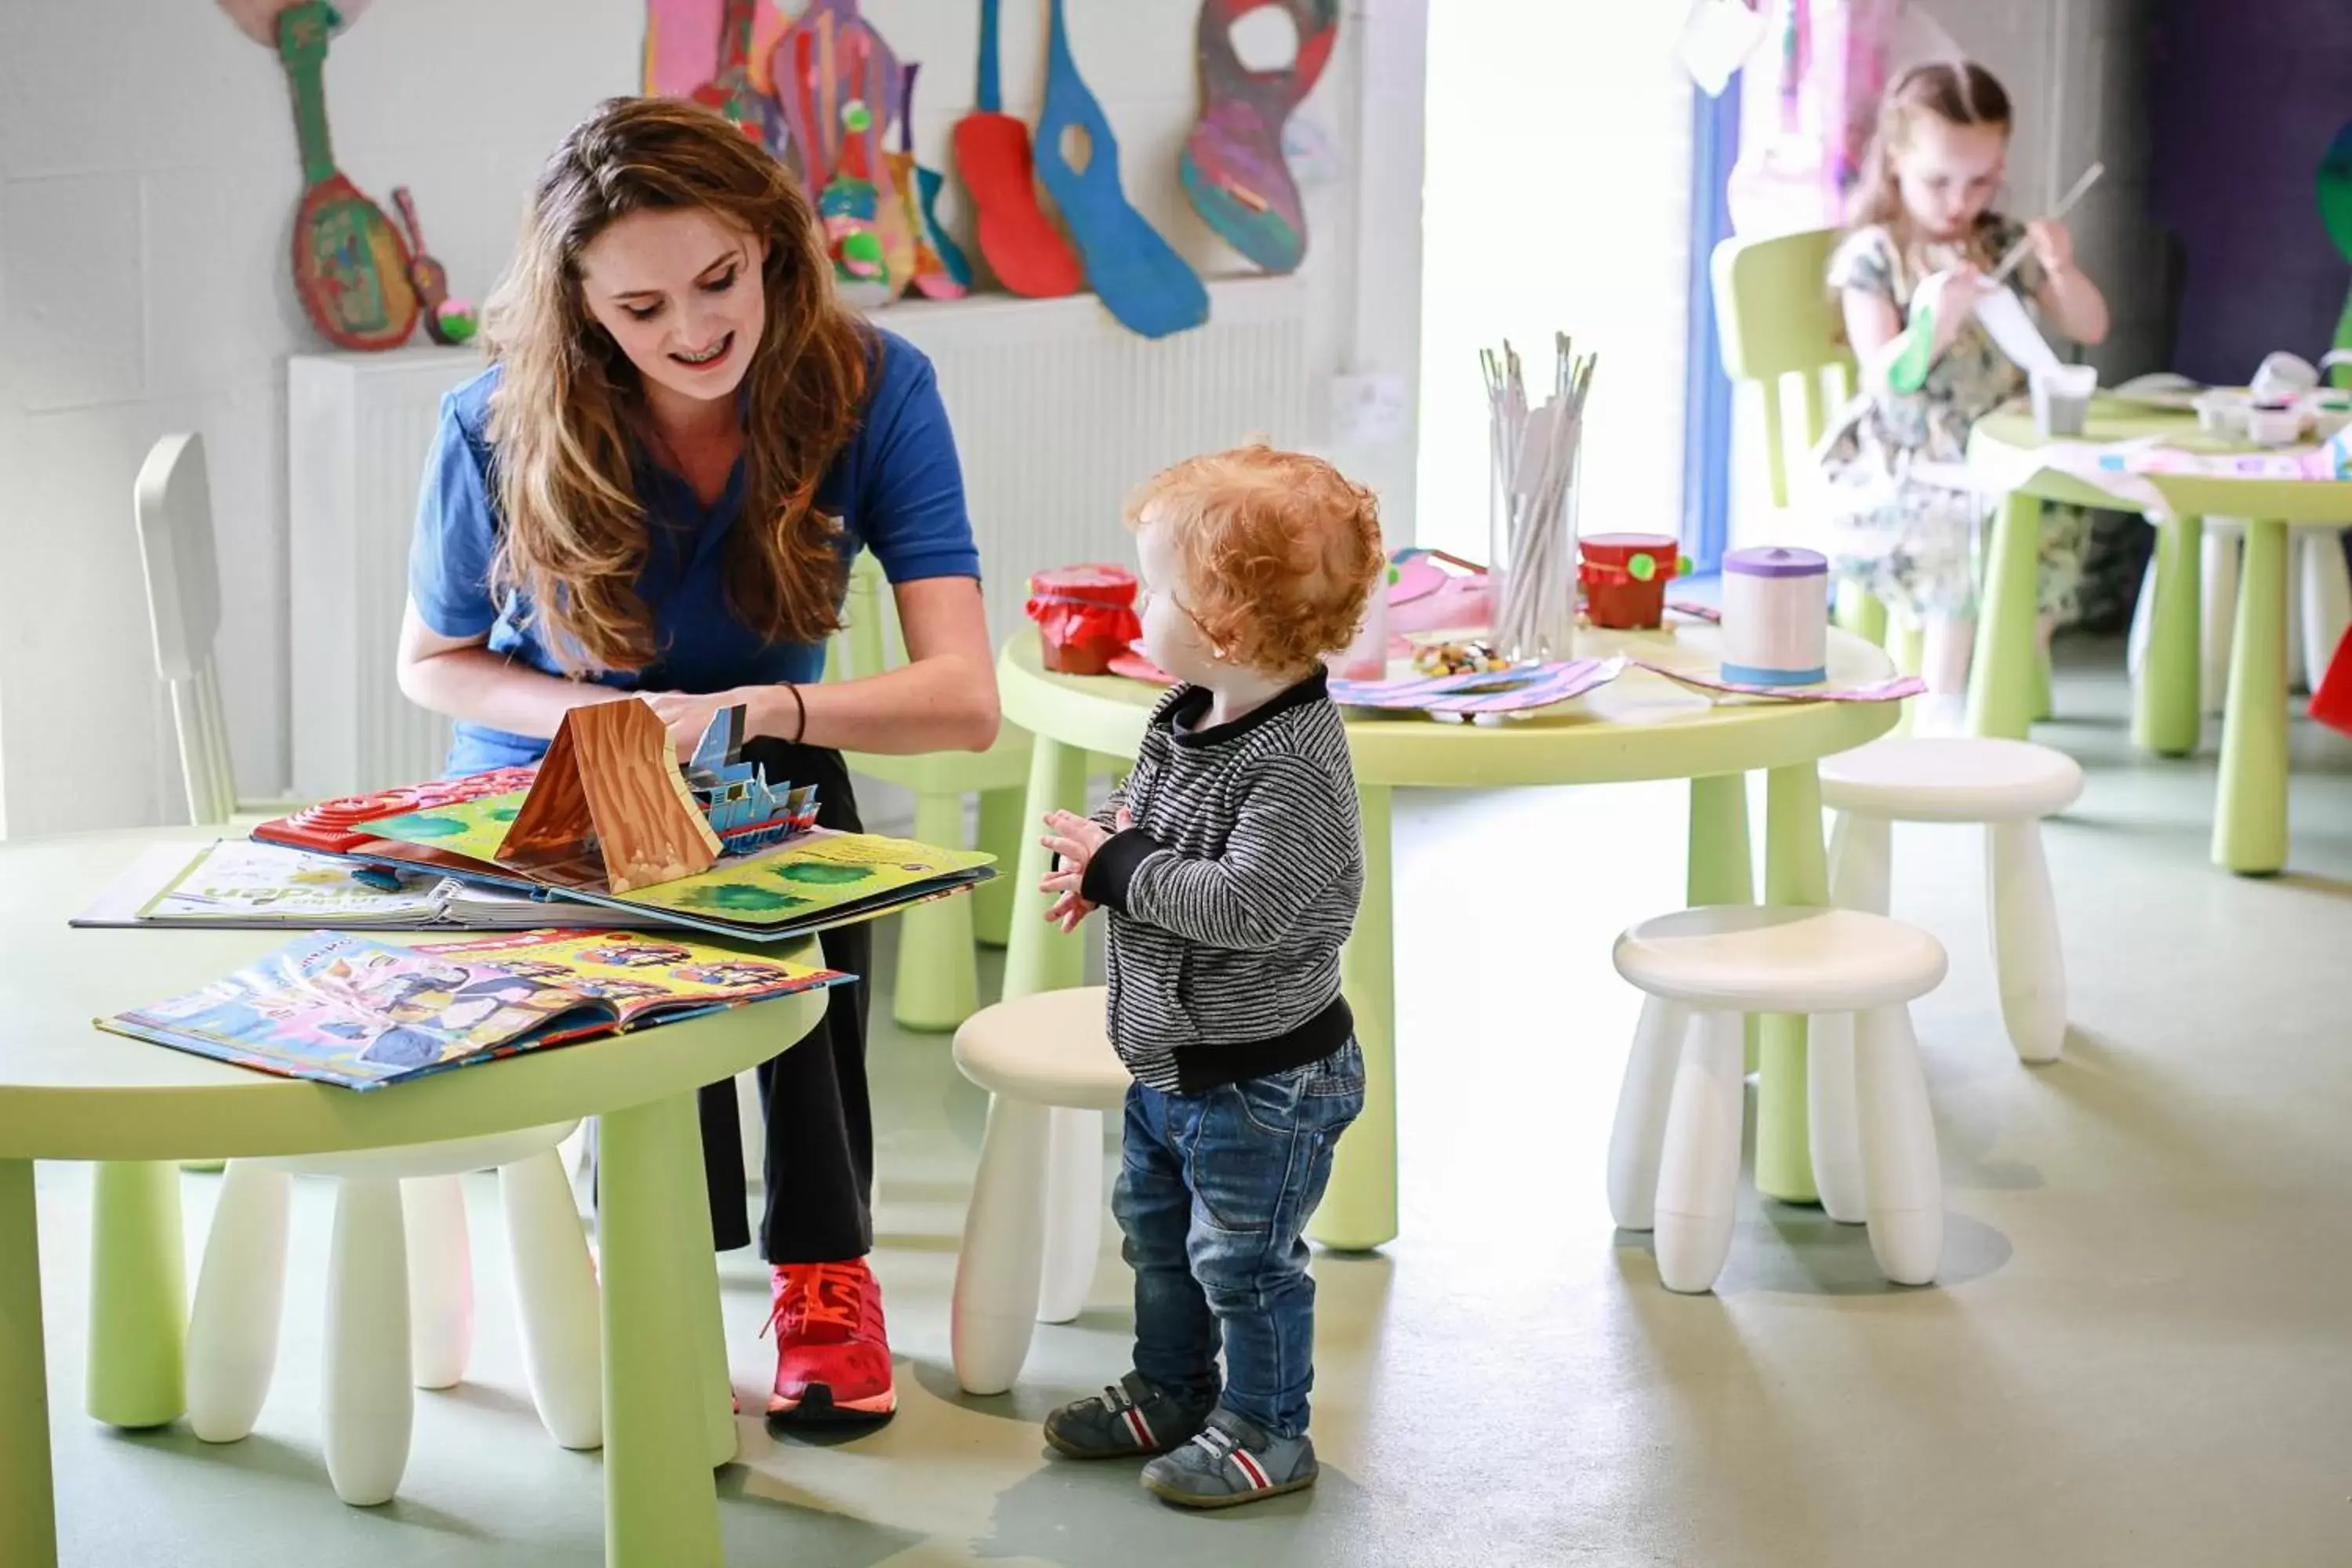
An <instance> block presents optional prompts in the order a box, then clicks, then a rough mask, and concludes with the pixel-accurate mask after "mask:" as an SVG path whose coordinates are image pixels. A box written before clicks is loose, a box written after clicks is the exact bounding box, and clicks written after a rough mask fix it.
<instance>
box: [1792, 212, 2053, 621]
mask: <svg viewBox="0 0 2352 1568" xmlns="http://www.w3.org/2000/svg"><path fill="white" fill-rule="evenodd" d="M2024 237H2025V226H2023V225H2022V224H2020V223H2018V222H2016V221H2015V220H2014V219H2011V218H2008V217H2004V216H2000V215H1999V214H1995V213H1986V214H1984V215H1983V216H1980V217H1979V218H1978V220H1977V227H1976V232H1975V234H1974V235H1973V236H1972V237H1970V239H1969V240H1968V241H1966V242H1949V243H1939V244H1925V245H1918V246H1914V247H1911V248H1910V250H1909V252H1908V253H1907V254H1906V253H1905V252H1904V251H1903V250H1902V248H1901V247H1897V246H1896V245H1895V240H1894V237H1892V236H1891V235H1890V234H1889V233H1888V232H1887V230H1886V229H1885V226H1882V225H1876V224H1874V225H1871V226H1867V227H1864V228H1859V229H1856V230H1855V231H1854V232H1853V233H1852V234H1850V235H1848V236H1847V237H1845V239H1844V240H1843V242H1842V243H1840V245H1839V246H1838V247H1837V250H1836V252H1835V254H1833V255H1832V257H1831V258H1830V267H1829V285H1830V287H1831V288H1832V289H1836V290H1839V291H1840V292H1843V291H1844V290H1846V289H1859V290H1861V291H1862V292H1864V293H1866V294H1873V295H1875V296H1877V297H1878V298H1880V299H1883V300H1886V301H1887V303H1889V304H1891V305H1892V306H1894V307H1895V315H1896V317H1897V318H1898V319H1908V317H1909V315H1910V309H1911V298H1912V295H1913V293H1914V292H1915V291H1916V289H1917V288H1918V286H1919V283H1920V280H1921V279H1924V278H1926V277H1927V276H1928V275H1929V274H1931V273H1934V272H1937V271H1940V270H1942V269H1944V268H1949V267H1954V266H1958V265H1959V264H1961V263H1962V262H1969V263H1973V264H1974V265H1976V266H1977V267H1979V268H1984V269H1987V270H1990V268H1992V267H1994V266H1995V265H1996V264H1997V263H1998V261H1999V258H2000V257H2001V256H2003V255H2005V254H2007V252H2008V251H2009V249H2010V247H2011V246H2013V245H2015V244H2017V242H2018V241H2020V240H2021V239H2023V238H2024ZM2041 284H2042V269H2041V268H2040V267H2038V266H2037V265H2035V263H2034V262H2033V260H2032V258H2030V257H2029V258H2027V259H2026V260H2025V261H2024V262H2023V263H2022V264H2021V265H2020V266H2019V267H2018V268H2017V270H2016V271H2015V272H2013V273H2012V274H2011V276H2010V279H2009V280H2008V283H2007V285H2006V287H2009V288H2011V289H2014V290H2016V291H2017V293H2018V294H2019V295H2020V296H2021V298H2022V299H2023V300H2025V301H2026V303H2027V305H2028V307H2029V309H2030V308H2031V306H2032V299H2033V295H2034V293H2035V292H2036V291H2037V290H2038V289H2040V287H2041ZM2024 390H2025V374H2024V373H2023V372H2022V371H2021V370H2019V369H2018V368H2017V366H2016V365H2015V364H2013V363H2011V362H2010V360H2009V358H2008V356H2007V355H2005V354H2003V353H2001V352H2000V349H1999V348H1997V347H1996V346H1994V344H1993V342H1992V340H1991V339H1990V337H1988V336H1987V335H1986V333H1985V331H1984V329H1983V327H1981V326H1980V325H1979V324H1978V323H1977V322H1976V321H1973V320H1971V321H1969V323H1968V324H1967V325H1966V326H1965V327H1963V328H1961V330H1960V331H1959V334H1958V336H1957V337H1956V338H1954V339H1953V341H1952V344H1951V346H1950V347H1949V348H1948V349H1947V350H1946V351H1945V352H1944V354H1943V356H1942V357H1941V358H1940V359H1938V360H1937V362H1936V364H1935V367H1934V368H1933V369H1931V370H1930V371H1928V373H1927V382H1926V384H1924V385H1923V386H1921V388H1920V389H1919V390H1918V391H1917V392H1907V393H1906V392H1894V391H1887V390H1882V391H1880V392H1878V393H1877V394H1876V395H1874V396H1873V397H1872V399H1871V402H1870V406H1869V408H1868V409H1867V410H1866V411H1865V412H1864V413H1863V414H1862V415H1861V416H1860V417H1859V418H1857V419H1855V420H1854V421H1853V423H1852V424H1851V425H1849V426H1846V427H1845V428H1843V430H1839V431H1836V432H1833V433H1832V436H1831V437H1830V439H1829V440H1828V441H1827V442H1826V443H1825V444H1824V445H1823V447H1822V452H1821V463H1822V476H1821V477H1822V479H1823V480H1824V481H1826V487H1827V492H1826V493H1827V498H1828V500H1827V506H1828V511H1829V514H1830V517H1829V521H1830V539H1831V543H1830V551H1829V553H1830V562H1831V567H1832V570H1833V571H1834V572H1835V573H1836V574H1838V575H1839V576H1840V577H1841V578H1843V579H1846V580H1850V581H1852V582H1853V583H1855V584H1859V585H1860V586H1862V587H1863V588H1864V589H1865V590H1867V591H1868V592H1869V593H1871V594H1872V595H1874V596H1875V597H1877V598H1878V599H1879V600H1881V601H1882V602H1884V603H1885V605H1886V606H1887V608H1888V609H1889V610H1890V611H1893V612H1894V613H1895V614H1896V615H1898V616H1902V617H1904V618H1905V619H1906V620H1909V621H1912V622H1914V623H1916V622H1918V621H1922V620H1925V619H1926V618H1927V617H1929V616H1949V617H1958V618H1963V619H1966V618H1970V617H1973V616H1975V614H1976V601H1977V584H1978V570H1977V569H1978V563H1979V555H1978V545H1979V537H1980V528H1981V525H1982V523H1983V522H1984V521H1985V518H1986V515H1987V510H1988V506H1987V501H1986V500H1984V499H1982V498H1979V496H1978V495H1977V494H1976V493H1975V492H1974V491H1973V490H1971V489H1968V488H1967V487H1966V486H1965V484H1963V483H1960V482H1958V479H1959V469H1960V465H1961V464H1963V463H1964V462H1965V460H1966V458H1967V456H1968V445H1969V431H1970V430H1972V429H1973V428H1975V426H1976V422H1977V421H1978V420H1979V419H1981V418H1982V417H1984V416H1986V415H1987V414H1990V412H1992V410H1993V409H1995V408H1996V407H1998V406H2000V405H2001V404H2003V403H2005V402H2007V401H2008V400H2009V399H2011V398H2012V397H2015V396H2017V395H2019V394H2021V392H2023V391H2024ZM2088 531H2089V518H2088V516H2087V515H2086V514H2085V513H2084V512H2083V511H2081V510H2078V509H2076V508H2074V507H2056V506H2053V507H2044V508H2043V509H2042V550H2041V573H2040V593H2039V598H2040V605H2041V610H2042V614H2044V615H2049V616H2057V617H2059V618H2061V619H2067V618H2071V617H2072V616H2073V614H2074V608H2075V598H2076V594H2077V590H2078V588H2079V586H2080V584H2081V582H2082V576H2083V545H2084V538H2085V536H2086V535H2087V533H2088Z"/></svg>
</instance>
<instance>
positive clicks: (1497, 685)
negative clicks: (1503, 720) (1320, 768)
mask: <svg viewBox="0 0 2352 1568" xmlns="http://www.w3.org/2000/svg"><path fill="white" fill-rule="evenodd" d="M1624 668H1625V660H1624V659H1622V658H1579V659H1571V660H1570V661H1568V662H1567V663H1564V664H1535V665H1524V666H1520V667H1518V668H1512V669H1498V670H1474V671H1472V672H1470V673H1468V674H1465V675H1431V676H1416V677H1412V678H1408V679H1396V680H1334V681H1333V682H1331V700H1332V701H1334V702H1337V703H1339V705H1340V706H1341V707H1343V708H1373V709H1380V710H1386V711H1392V712H1416V713H1519V712H1526V711H1528V710H1533V709H1537V708H1549V707H1552V706H1554V705H1556V704H1558V703H1561V702H1568V701H1571V700H1574V699H1576V698H1579V697H1581V696H1583V695H1584V694H1585V693H1586V692H1588V691H1591V690H1592V689H1594V688H1596V687H1601V686H1606V685H1607V684H1608V683H1609V682H1611V681H1612V680H1614V679H1617V677H1618V676H1619V675H1620V674H1622V673H1623V671H1624Z"/></svg>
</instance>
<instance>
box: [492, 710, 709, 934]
mask: <svg viewBox="0 0 2352 1568" xmlns="http://www.w3.org/2000/svg"><path fill="white" fill-rule="evenodd" d="M718 858H719V835H718V834H717V833H715V832H713V831H712V830H711V826H710V823H709V819H708V818H706V817H705V816H703V814H702V812H701V810H700V808H699V807H698V806H697V805H695V801H694V796H693V795H692V793H691V792H690V791H689V790H688V787H687V782H686V775H685V774H683V773H680V772H679V771H678V767H677V755H676V753H675V752H672V750H671V749H670V739H669V727H668V726H667V725H666V724H664V723H663V722H662V721H661V716H660V715H659V714H657V713H656V712H655V711H654V710H653V709H652V708H650V707H648V706H647V705H646V704H645V703H643V702H639V701H635V700H630V701H623V702H596V703H592V704H590V705H589V706H587V707H584V708H574V709H572V710H571V711H570V712H568V713H566V714H565V715H564V716H563V721H562V723H561V724H559V725H558V726H557V727H556V731H555V739H554V741H553V742H551V743H550V744H549V746H548V748H547V755H546V757H545V758H543V759H542V760H541V763H540V764H539V776H538V777H537V778H536V779H534V780H533V781H532V783H531V786H530V793H529V794H527V795H524V796H523V802H522V808H521V810H520V812H519V813H517V815H516V816H515V819H514V823H513V825H512V826H509V828H508V829H507V835H506V838H505V839H504V841H503V842H501V843H500V845H499V859H500V860H502V861H505V862H506V863H508V864H509V865H512V866H514V867H516V868H521V869H532V868H541V867H554V866H562V865H565V864H567V863H573V862H579V861H583V860H585V861H588V862H589V863H591V864H593V865H601V867H602V868H603V873H604V885H605V886H606V887H607V888H608V889H611V890H612V891H614V892H615V893H626V892H631V891H634V890H635V889H638V888H649V887H652V886H654V885H655V884H656V883H658V882H673V881H676V880H677V879H679V878H681V877H691V876H694V875H695V874H696V873H698V872H701V871H708V870H709V869H710V867H711V864H712V862H714V861H716V860H717V859H718Z"/></svg>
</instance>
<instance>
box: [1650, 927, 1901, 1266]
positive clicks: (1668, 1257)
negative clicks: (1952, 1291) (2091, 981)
mask: <svg viewBox="0 0 2352 1568" xmlns="http://www.w3.org/2000/svg"><path fill="white" fill-rule="evenodd" d="M1614 956H1615V959H1616V963H1617V973H1620V974H1622V975H1623V976H1624V977H1625V978H1626V979H1627V980H1628V981H1630V982H1631V983H1632V984H1634V985H1635V986H1637V987H1639V988H1640V989H1641V990H1642V991H1643V992H1644V993H1646V994H1647V995H1648V997H1649V1000H1648V1001H1646V1002H1645V1003H1643V1006H1642V1022H1641V1025H1640V1026H1639V1027H1638V1028H1637V1029H1636V1030H1635V1032H1634V1036H1633V1055H1632V1057H1631V1058H1630V1059H1629V1060H1628V1061H1627V1062H1626V1064H1625V1081H1624V1085H1623V1087H1622V1089H1620V1090H1619V1091H1618V1097H1617V1120H1616V1123H1615V1125H1614V1126H1613V1127H1612V1129H1611V1130H1610V1134H1609V1212H1610V1213H1611V1214H1612V1215H1614V1216H1615V1218H1616V1221H1617V1224H1618V1226H1620V1228H1622V1229H1625V1230H1636V1231H1642V1230H1647V1231H1654V1232H1655V1233H1656V1236H1657V1258H1658V1279H1659V1282H1660V1283H1662V1284H1664V1286H1665V1288H1666V1289H1669V1290H1680V1291H1685V1292H1696V1291H1704V1290H1708V1289H1713V1288H1714V1285H1715V1281H1716V1278H1717V1276H1718V1275H1720V1274H1721V1273H1722V1272H1723V1265H1724V1260H1725V1259H1726V1258H1729V1257H1730V1256H1731V1228H1732V1220H1733V1216H1734V1215H1735V1213H1736V1211H1737V1205H1738V1196H1739V1142H1740V1129H1741V1124H1742V1121H1743V1119H1744V1117H1745V1113H1746V1109H1747V1075H1746V1070H1745V1069H1746V1063H1745V1060H1744V1057H1745V1054H1746V1053H1745V1045H1746V1041H1745V1037H1744V1034H1745V1032H1744V1030H1743V1028H1742V1020H1743V1019H1744V1018H1745V1016H1747V1015H1748V1014H1751V1013H1795V1014H1801V1015H1811V1016H1814V1017H1815V1019H1816V1029H1815V1032H1814V1036H1813V1038H1812V1041H1811V1049H1810V1050H1809V1051H1808V1052H1807V1053H1806V1063H1807V1074H1806V1079H1807V1081H1806V1104H1807V1110H1808V1115H1809V1118H1810V1123H1811V1153H1812V1162H1813V1180H1814V1183H1815V1184H1816V1185H1817V1186H1818V1187H1819V1188H1820V1191H1821V1194H1822V1207H1823V1208H1824V1209H1826V1210H1827V1211H1828V1212H1829V1215H1830V1217H1832V1219H1836V1220H1841V1221H1843V1222H1846V1223H1848V1224H1851V1223H1853V1221H1855V1220H1862V1221H1864V1222H1865V1223H1867V1224H1868V1226H1870V1250H1871V1252H1872V1254H1873V1256H1874V1257H1875V1258H1877V1260H1878V1268H1879V1272H1881V1273H1882V1274H1884V1275H1885V1276H1886V1277H1887V1278H1888V1279H1892V1280H1894V1281H1895V1282H1896V1283H1898V1284H1903V1285H1925V1284H1926V1283H1927V1281H1929V1280H1930V1279H1934V1278H1935V1277H1936V1268H1937V1262H1938V1261H1939V1260H1940V1258H1941V1257H1942V1254H1943V1250H1944V1197H1943V1179H1942V1176H1941V1174H1940V1173H1939V1172H1938V1170H1937V1163H1936V1124H1935V1121H1934V1119H1933V1118H1932V1117H1931V1116H1930V1115H1929V1114H1928V1110H1927V1077H1926V1075H1925V1073H1924V1072H1923V1071H1922V1070H1921V1068H1920V1065H1919V1043H1918V1040H1917V1038H1916V1037H1915V1036H1913V1034H1912V1032H1911V1012H1910V1008H1909V1007H1908V1006H1907V1005H1906V1004H1908V1003H1909V1002H1910V1001H1911V1000H1912V999H1913V998H1914V997H1916V996H1922V995H1925V994H1927V993H1928V992H1929V991H1932V990H1934V989H1935V988H1936V985H1937V983H1938V982H1940V981H1941V980H1942V979H1943V978H1944V967H1945V960H1944V950H1943V947H1942V946H1941V945H1940V944H1939V943H1937V941H1936V939H1935V938H1934V937H1932V936H1929V935H1928V934H1927V932H1926V931H1919V930H1917V929H1916V928H1915V927H1912V926H1907V925H1904V924H1902V923H1901V922H1900V921H1892V920H1888V919H1887V918H1886V917H1885V916H1884V915H1874V914H1866V913H1864V912H1862V911H1860V910H1811V909H1784V908H1778V907H1772V906H1767V907H1763V908H1758V907H1756V906H1754V905H1748V904H1740V905H1719V906H1714V907H1708V908H1701V909H1696V910H1682V911H1681V912H1679V913H1677V914H1671V915H1665V916H1663V917H1661V918H1660V919H1657V920H1654V921H1643V923H1642V924H1640V925H1637V926H1635V927H1633V929H1632V930H1631V931H1627V932H1625V934H1624V935H1622V936H1621V937H1619V938H1618V939H1617V948H1616V952H1615V955H1614ZM1825 1014H1853V1015H1856V1016H1857V1026H1856V1027H1855V1028H1854V1030H1853V1033H1852V1034H1851V1036H1850V1037H1838V1038H1834V1039H1832V1040H1831V1041H1829V1042H1824V1040H1823V1039H1822V1033H1821V1031H1820V1030H1819V1028H1818V1021H1819V1018H1820V1016H1822V1015H1825Z"/></svg>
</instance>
